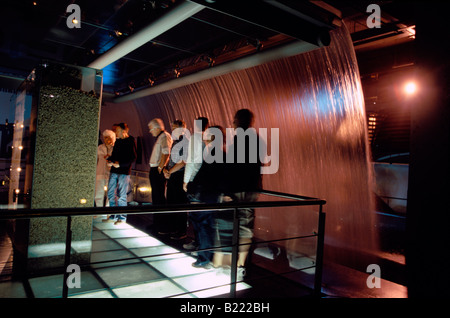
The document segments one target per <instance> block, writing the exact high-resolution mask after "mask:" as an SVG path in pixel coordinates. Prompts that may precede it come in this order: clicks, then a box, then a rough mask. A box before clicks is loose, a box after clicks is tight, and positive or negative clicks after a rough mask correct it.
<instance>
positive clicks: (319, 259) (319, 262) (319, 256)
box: [314, 204, 325, 297]
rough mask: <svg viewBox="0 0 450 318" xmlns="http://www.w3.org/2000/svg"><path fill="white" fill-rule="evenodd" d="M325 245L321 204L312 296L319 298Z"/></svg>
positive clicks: (323, 217) (323, 215) (323, 216)
mask: <svg viewBox="0 0 450 318" xmlns="http://www.w3.org/2000/svg"><path fill="white" fill-rule="evenodd" d="M324 245H325V213H324V212H323V211H322V204H321V205H320V208H319V224H318V233H317V247H316V249H317V251H316V272H315V275H314V296H315V297H320V296H321V294H322V273H323V249H324Z"/></svg>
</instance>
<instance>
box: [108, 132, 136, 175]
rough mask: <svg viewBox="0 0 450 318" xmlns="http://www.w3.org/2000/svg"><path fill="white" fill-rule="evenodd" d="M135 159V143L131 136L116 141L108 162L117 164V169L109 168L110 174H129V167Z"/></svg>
mask: <svg viewBox="0 0 450 318" xmlns="http://www.w3.org/2000/svg"><path fill="white" fill-rule="evenodd" d="M136 158H137V147H136V141H135V140H134V137H133V136H128V137H127V138H125V139H117V140H116V143H115V144H114V148H113V152H112V154H111V156H110V157H108V158H107V160H108V161H112V162H116V161H118V162H119V168H115V167H111V173H118V174H127V175H129V174H131V166H132V165H133V162H134V161H135V160H136Z"/></svg>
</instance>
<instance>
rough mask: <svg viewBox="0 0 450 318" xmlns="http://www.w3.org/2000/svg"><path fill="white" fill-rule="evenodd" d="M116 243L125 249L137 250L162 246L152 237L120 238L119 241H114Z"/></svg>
mask: <svg viewBox="0 0 450 318" xmlns="http://www.w3.org/2000/svg"><path fill="white" fill-rule="evenodd" d="M116 241H117V242H118V243H119V244H121V245H123V246H124V247H126V248H138V247H149V246H159V245H164V244H163V243H162V242H161V241H159V240H157V239H155V238H153V237H150V236H146V237H132V238H121V239H116Z"/></svg>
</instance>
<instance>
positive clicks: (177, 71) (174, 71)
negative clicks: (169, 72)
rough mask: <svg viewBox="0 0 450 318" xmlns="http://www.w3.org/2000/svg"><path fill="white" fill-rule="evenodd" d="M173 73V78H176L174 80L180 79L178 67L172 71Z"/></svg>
mask: <svg viewBox="0 0 450 318" xmlns="http://www.w3.org/2000/svg"><path fill="white" fill-rule="evenodd" d="M173 73H174V74H175V77H176V78H178V77H180V70H179V69H178V67H176V68H175V69H174V70H173Z"/></svg>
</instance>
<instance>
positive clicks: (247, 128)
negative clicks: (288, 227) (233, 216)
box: [218, 108, 266, 277]
mask: <svg viewBox="0 0 450 318" xmlns="http://www.w3.org/2000/svg"><path fill="white" fill-rule="evenodd" d="M253 123H254V114H253V112H252V111H251V110H249V109H246V108H244V109H240V110H238V111H237V112H236V113H235V115H234V120H233V127H234V129H235V136H234V137H233V142H232V143H231V145H230V146H229V148H228V149H227V156H228V155H230V156H232V157H233V163H228V161H227V168H226V169H227V172H226V176H227V179H228V180H227V182H226V183H227V187H228V195H229V197H230V198H231V199H232V201H234V202H255V201H257V199H258V194H259V191H261V189H262V175H261V167H262V162H261V160H260V158H259V153H260V150H262V149H265V147H266V144H265V142H264V141H263V140H262V139H261V138H260V137H259V136H258V134H257V133H256V130H255V128H253ZM262 153H265V152H262ZM237 212H238V213H237V214H238V218H239V244H240V246H239V255H238V260H237V266H238V276H240V277H243V276H245V274H246V273H245V272H246V270H245V264H246V260H247V256H248V252H249V249H250V244H251V242H252V239H253V229H254V222H255V211H254V209H252V208H240V209H238V211H237ZM221 221H222V225H225V223H226V220H225V219H222V220H221ZM228 221H229V222H232V220H228ZM226 227H227V226H226V225H225V228H226ZM228 229H232V224H231V223H229V226H228ZM224 232H225V231H224ZM225 237H226V235H224V237H223V238H225ZM229 238H230V239H231V237H229ZM222 243H223V242H222ZM225 245H226V244H225ZM228 256H229V258H228V259H227V260H225V258H223V259H221V260H220V262H222V264H226V263H228V264H231V255H228ZM220 262H218V263H219V264H220Z"/></svg>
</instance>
